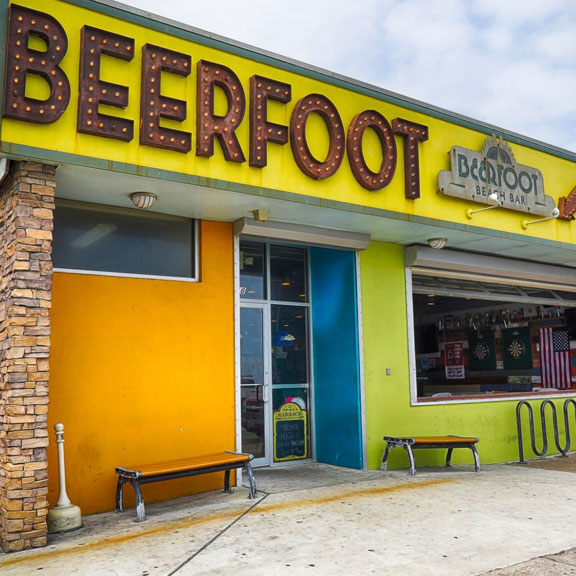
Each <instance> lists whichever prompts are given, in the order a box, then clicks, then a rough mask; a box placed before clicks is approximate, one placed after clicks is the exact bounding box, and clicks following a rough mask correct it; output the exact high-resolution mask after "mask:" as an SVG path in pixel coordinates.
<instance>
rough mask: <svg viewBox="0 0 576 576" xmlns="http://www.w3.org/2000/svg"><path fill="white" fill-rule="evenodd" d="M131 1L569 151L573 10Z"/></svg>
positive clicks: (428, 3)
mask: <svg viewBox="0 0 576 576" xmlns="http://www.w3.org/2000/svg"><path fill="white" fill-rule="evenodd" d="M128 2H129V3H131V4H133V5H135V6H137V7H139V8H141V9H144V10H150V11H157V12H161V13H162V14H163V15H165V16H168V17H170V18H173V19H175V20H179V21H183V22H186V23H187V24H190V25H192V26H196V27H199V28H203V29H205V30H208V31H210V32H213V33H216V34H220V35H223V36H227V37H229V38H232V39H234V40H238V41H241V42H244V43H248V44H251V45H254V46H256V47H260V48H263V49H266V50H269V51H272V52H276V53H278V54H281V55H283V56H286V57H289V58H294V59H297V60H300V61H303V62H306V63H309V64H312V65H315V66H318V67H321V68H326V69H328V70H331V71H335V72H338V73H340V74H343V75H346V76H350V77H352V78H356V79H358V80H362V81H366V82H369V83H372V84H376V85H378V86H380V87H382V88H384V89H387V90H390V91H393V92H398V93H400V94H404V95H406V96H409V97H411V98H415V99H418V100H422V101H424V102H428V103H430V104H433V105H435V106H439V107H441V108H446V109H449V110H452V111H454V112H458V113H460V114H464V115H467V116H470V117H472V118H476V119H478V120H482V121H484V122H488V123H490V124H494V125H497V126H500V127H503V128H505V129H508V130H511V131H514V132H518V133H521V134H524V135H526V136H529V137H532V138H535V139H538V140H543V141H546V142H549V143H550V144H553V145H556V146H559V147H564V148H569V149H571V150H575V151H576V146H575V141H576V98H574V97H573V95H574V94H575V93H576V92H575V89H576V34H575V33H574V30H576V3H572V2H566V1H565V0H546V1H542V0H506V2H502V0H354V1H344V0H340V1H334V0H315V1H313V2H310V1H304V0H291V1H290V2H286V3H283V4H281V5H279V4H278V3H276V2H270V1H269V0H244V1H239V0H234V1H232V0H211V2H210V3H209V4H201V5H199V4H197V3H182V2H181V0H163V2H161V3H158V2H157V0H128Z"/></svg>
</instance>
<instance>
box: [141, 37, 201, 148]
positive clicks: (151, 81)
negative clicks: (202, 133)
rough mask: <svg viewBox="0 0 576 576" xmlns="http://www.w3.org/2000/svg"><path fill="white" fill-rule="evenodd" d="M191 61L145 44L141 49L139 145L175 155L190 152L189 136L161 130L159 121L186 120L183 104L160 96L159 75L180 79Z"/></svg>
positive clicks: (171, 130) (170, 51)
mask: <svg viewBox="0 0 576 576" xmlns="http://www.w3.org/2000/svg"><path fill="white" fill-rule="evenodd" d="M191 62H192V60H191V58H190V56H188V55H187V54H182V53H180V52H174V51H173V50H168V49H167V48H159V47H158V46H152V44H146V45H145V46H144V48H142V101H141V110H140V115H141V118H142V127H141V129H140V144H145V145H146V146H155V147H156V148H166V149H167V150H175V151H176V152H183V153H186V152H190V148H192V137H191V136H190V133H189V132H183V131H182V130H173V129H172V128H163V127H162V126H160V118H167V119H169V120H176V121H178V122H182V121H184V120H185V119H186V102H184V101H183V100H176V99H174V98H168V97H167V96H162V95H161V94H160V84H161V80H162V72H163V71H166V72H171V73H172V74H179V75H180V76H188V75H189V74H190V64H191Z"/></svg>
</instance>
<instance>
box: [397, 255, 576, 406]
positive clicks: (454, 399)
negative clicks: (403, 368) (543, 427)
mask: <svg viewBox="0 0 576 576" xmlns="http://www.w3.org/2000/svg"><path fill="white" fill-rule="evenodd" d="M465 256H466V257H474V256H475V255H473V254H468V255H465ZM421 272H422V270H419V269H415V270H413V269H412V267H411V266H410V265H406V267H405V279H406V281H405V286H406V318H407V332H408V362H409V381H410V405H411V406H415V407H421V406H437V405H441V404H471V403H479V402H505V401H514V402H517V401H519V400H530V399H535V398H538V399H545V398H558V397H563V398H567V397H576V391H575V390H571V389H564V390H545V391H543V390H538V391H532V392H505V393H494V394H470V395H461V396H457V395H454V396H450V397H435V398H434V397H419V396H418V388H417V371H418V369H417V362H416V338H415V326H414V319H415V314H414V303H413V297H412V295H413V279H412V276H413V274H419V273H421ZM435 274H436V275H437V276H438V277H450V278H455V277H460V278H461V279H463V280H468V279H470V274H467V273H466V272H465V271H464V272H463V273H462V274H455V273H454V272H451V271H448V270H447V271H446V275H445V276H444V275H443V274H442V270H441V269H436V270H435ZM483 281H484V282H486V283H493V284H494V285H495V286H497V285H498V284H499V283H502V282H501V280H499V279H498V278H497V277H494V278H493V279H491V278H490V277H489V276H486V277H485V278H484V279H483ZM507 283H508V284H513V283H515V280H511V281H508V282H507ZM530 284H531V285H532V286H538V284H539V283H537V282H533V281H532V282H530ZM540 286H541V287H542V288H543V289H549V286H546V285H545V284H540Z"/></svg>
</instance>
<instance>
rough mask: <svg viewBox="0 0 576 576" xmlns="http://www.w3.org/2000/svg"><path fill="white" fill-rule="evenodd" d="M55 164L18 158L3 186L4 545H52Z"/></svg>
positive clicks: (0, 521) (0, 529) (0, 487)
mask: <svg viewBox="0 0 576 576" xmlns="http://www.w3.org/2000/svg"><path fill="white" fill-rule="evenodd" d="M54 188H55V167H54V166H47V165H43V164H36V163H32V162H12V164H11V168H10V173H9V175H8V177H7V178H6V180H5V181H4V182H3V184H2V185H1V186H0V272H1V277H0V546H1V547H2V550H4V552H15V551H18V550H24V549H26V548H36V547H39V546H45V545H46V540H47V539H46V534H47V527H46V515H47V513H48V501H47V494H48V472H47V468H48V462H47V454H46V448H47V446H48V429H47V414H48V376H49V365H48V359H49V356H50V304H51V287H52V260H51V250H52V224H53V221H52V217H53V210H54Z"/></svg>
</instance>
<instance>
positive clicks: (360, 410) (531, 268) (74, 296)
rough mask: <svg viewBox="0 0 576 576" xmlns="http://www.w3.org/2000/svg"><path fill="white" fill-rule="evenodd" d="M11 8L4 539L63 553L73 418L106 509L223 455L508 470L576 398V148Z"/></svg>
mask: <svg viewBox="0 0 576 576" xmlns="http://www.w3.org/2000/svg"><path fill="white" fill-rule="evenodd" d="M0 10H1V11H2V14H3V18H2V19H1V22H2V23H3V24H2V30H0V33H1V34H2V42H3V43H4V44H5V45H6V51H5V53H4V57H3V60H2V62H1V63H0V64H1V69H0V72H2V75H3V86H4V90H3V97H2V98H3V99H2V119H1V124H0V168H1V176H2V179H1V186H2V196H1V197H0V198H1V204H0V208H1V212H0V215H1V217H2V221H3V224H4V225H3V230H2V234H1V237H0V253H1V254H2V255H3V261H4V264H3V276H2V299H1V304H0V320H1V321H2V324H1V329H0V342H2V348H1V350H0V354H1V355H0V378H1V380H0V383H1V384H2V388H1V390H2V395H1V402H0V518H1V520H2V522H1V524H0V526H1V531H0V543H1V544H2V547H3V549H4V550H6V551H17V550H21V549H24V548H29V547H36V546H42V545H44V544H45V543H46V512H47V509H48V507H49V506H53V505H54V504H55V501H56V499H57V497H58V490H59V486H58V468H57V466H58V463H57V457H56V446H55V443H54V442H51V441H50V437H51V436H52V430H53V427H54V425H55V424H56V423H58V422H62V423H64V425H65V427H66V459H67V465H68V467H67V479H68V492H69V494H70V495H71V497H72V500H73V501H74V502H75V503H76V504H78V505H79V506H80V507H81V508H82V510H83V512H84V513H87V514H90V513H96V512H101V511H105V510H111V509H113V507H114V490H115V482H116V474H115V467H116V466H123V465H129V464H135V463H142V464H146V463H152V462H159V461H165V460H170V459H175V458H183V457H187V456H194V455H201V454H203V453H209V452H216V451H221V450H237V451H244V452H250V453H251V454H253V455H254V457H255V460H254V463H255V465H256V466H285V465H291V464H294V463H301V464H305V463H309V462H312V461H315V460H316V461H320V462H326V463H329V464H334V465H339V466H348V467H353V468H359V469H362V468H369V469H378V468H379V467H380V461H381V458H382V452H383V450H384V442H383V440H382V437H383V436H384V435H396V436H412V435H437V434H458V435H471V436H477V437H479V438H480V439H481V442H480V444H479V452H480V456H481V459H482V461H483V462H503V461H511V460H514V459H516V458H517V457H518V438H517V421H516V416H515V410H516V406H517V404H518V402H519V401H522V400H528V401H529V402H531V403H532V404H534V405H535V406H536V403H537V402H540V401H542V400H547V399H550V400H552V401H553V402H554V403H556V404H558V405H561V402H563V401H564V400H565V399H566V398H569V397H571V396H572V395H573V394H574V392H575V389H576V385H575V383H574V376H573V372H574V369H573V367H572V364H573V363H574V352H573V346H574V340H576V318H575V316H574V313H573V310H576V273H575V271H574V267H575V266H576V248H575V240H576V238H575V231H574V226H573V223H572V222H573V213H574V211H576V191H575V190H576V188H575V187H576V162H575V161H576V155H574V154H573V153H571V152H568V151H565V150H561V149H558V148H555V147H553V146H548V145H545V144H543V143H540V142H536V141H533V140H531V139H530V138H528V137H524V136H520V135H518V134H513V133H509V132H506V131H505V130H503V129H501V128H497V127H494V126H491V125H488V124H484V123H481V122H478V121H475V120H473V119H470V118H465V117H462V116H459V115H456V114H451V113H449V112H446V111H443V110H438V109H435V108H434V107H432V106H427V105H425V104H422V103H420V102H415V101H411V100H410V99H408V98H404V97H402V96H400V95H397V94H392V93H389V92H387V91H385V90H382V89H380V88H378V87H375V86H370V85H366V84H363V83H360V82H356V81H354V80H352V79H349V78H345V77H341V76H338V75H336V74H332V73H329V72H326V71H322V70H318V69H315V68H311V67H309V66H306V65H304V64H300V63H296V62H293V61H290V60H287V59H283V58H282V57H280V56H275V55H272V54H268V53H264V52H261V51H259V50H257V49H255V48H252V47H250V46H245V45H240V44H237V43H234V42H232V41H229V40H227V39H223V38H215V37H214V36H213V35H210V34H208V33H204V32H202V31H199V30H196V29H194V28H191V27H188V26H185V25H180V24H177V23H174V22H171V21H167V20H164V19H162V18H160V17H151V16H150V15H148V14H145V13H142V12H139V11H138V10H134V9H132V8H129V7H125V6H122V5H119V4H117V3H112V2H110V3H108V2H106V1H103V0H100V1H98V2H96V1H93V0H66V1H64V0H42V1H41V2H40V0H19V1H17V2H10V1H7V0H2V1H1V2H0ZM549 341H550V343H549ZM438 458H439V456H438V454H436V453H428V454H426V455H425V456H423V457H421V462H422V463H429V464H437V463H439V462H440V460H438ZM455 461H456V463H458V464H463V463H468V460H467V458H466V456H462V457H461V459H456V458H455ZM390 465H391V466H392V467H404V466H406V465H407V460H406V459H405V457H404V456H403V455H400V454H399V455H394V457H393V459H392V460H391V463H390ZM220 483H221V479H220V478H218V477H217V476H216V475H209V476H200V477H197V478H192V479H182V480H178V481H174V482H171V483H168V484H162V485H153V486H150V487H147V488H146V499H147V500H158V499H165V498H170V497H175V496H179V495H184V494H189V493H194V492H200V491H205V490H210V489H215V488H217V487H219V486H220Z"/></svg>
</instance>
